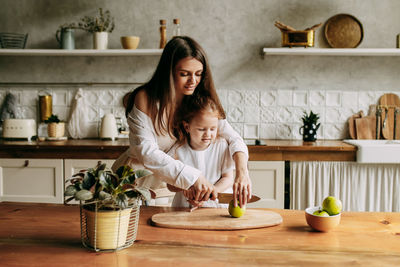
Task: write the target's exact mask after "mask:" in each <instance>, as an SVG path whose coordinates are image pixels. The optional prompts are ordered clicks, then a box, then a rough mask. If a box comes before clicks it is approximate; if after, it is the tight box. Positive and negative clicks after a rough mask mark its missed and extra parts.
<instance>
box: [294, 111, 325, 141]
mask: <svg viewBox="0 0 400 267" xmlns="http://www.w3.org/2000/svg"><path fill="white" fill-rule="evenodd" d="M301 119H302V121H303V126H301V127H300V129H299V133H300V134H301V135H303V141H306V142H313V141H315V140H317V130H318V128H319V126H320V125H321V123H318V120H319V115H318V114H315V113H313V112H312V110H311V111H310V114H307V112H304V115H303V117H302V118H301Z"/></svg>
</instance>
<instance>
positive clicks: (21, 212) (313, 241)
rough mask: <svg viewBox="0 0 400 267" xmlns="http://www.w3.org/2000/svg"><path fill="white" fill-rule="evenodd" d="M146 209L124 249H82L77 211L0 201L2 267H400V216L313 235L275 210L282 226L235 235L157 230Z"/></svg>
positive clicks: (369, 215)
mask: <svg viewBox="0 0 400 267" xmlns="http://www.w3.org/2000/svg"><path fill="white" fill-rule="evenodd" d="M172 210H175V209H173V208H160V207H142V208H141V214H140V224H139V229H138V235H137V240H136V241H135V243H134V244H133V245H132V246H131V247H129V248H126V249H123V250H120V251H118V252H111V253H109V252H106V253H95V252H91V251H89V250H87V249H86V248H84V247H83V246H82V244H81V239H80V225H79V208H78V207H77V206H63V205H43V204H42V205H39V204H18V203H0V263H1V266H43V267H46V266H68V267H69V266H74V267H79V266H107V267H110V266H111V267H112V266H123V267H128V266H175V267H176V266H239V265H240V266H254V265H264V266H265V265H272V266H278V265H283V266H346V265H349V264H353V265H357V266H398V264H399V262H400V213H389V212H343V214H342V220H341V223H340V225H339V226H338V227H337V228H336V229H334V230H333V231H331V232H328V233H320V232H315V231H313V230H311V228H310V227H309V226H308V225H307V223H306V221H305V217H304V211H298V210H276V209H274V210H273V211H275V212H278V213H279V214H281V216H282V218H283V223H282V224H281V225H278V226H273V227H269V228H260V229H253V230H236V231H207V230H181V229H167V228H159V227H155V226H151V225H150V224H149V219H150V218H151V216H152V215H153V214H155V213H159V212H168V211H172Z"/></svg>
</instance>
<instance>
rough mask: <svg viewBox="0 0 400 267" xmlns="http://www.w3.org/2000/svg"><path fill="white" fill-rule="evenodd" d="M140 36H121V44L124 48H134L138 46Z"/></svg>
mask: <svg viewBox="0 0 400 267" xmlns="http://www.w3.org/2000/svg"><path fill="white" fill-rule="evenodd" d="M139 41H140V37H138V36H122V37H121V44H122V47H123V48H124V49H136V48H137V47H138V46H139Z"/></svg>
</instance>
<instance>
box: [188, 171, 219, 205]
mask: <svg viewBox="0 0 400 267" xmlns="http://www.w3.org/2000/svg"><path fill="white" fill-rule="evenodd" d="M189 191H191V192H192V195H191V196H192V198H190V199H192V200H195V201H199V202H200V201H207V200H209V199H210V196H211V195H212V196H211V199H212V200H215V199H216V198H217V196H216V195H217V194H216V192H215V188H214V185H213V184H211V183H210V182H209V181H207V179H206V178H205V177H204V176H200V177H199V178H198V179H197V180H196V182H195V183H194V184H193V185H192V186H191V187H190V188H189Z"/></svg>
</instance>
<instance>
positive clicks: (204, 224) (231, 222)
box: [151, 208, 282, 230]
mask: <svg viewBox="0 0 400 267" xmlns="http://www.w3.org/2000/svg"><path fill="white" fill-rule="evenodd" d="M151 220H152V222H153V224H154V225H156V226H160V227H166V228H178V229H197V230H240V229H252V228H263V227H269V226H274V225H278V224H280V223H282V217H281V215H279V214H278V213H276V212H273V211H267V210H261V209H247V210H246V213H245V214H244V215H243V216H242V217H240V218H233V217H231V216H230V215H229V212H228V209H217V208H200V209H197V210H194V211H193V212H189V211H175V212H165V213H157V214H154V215H153V216H152V217H151Z"/></svg>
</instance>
